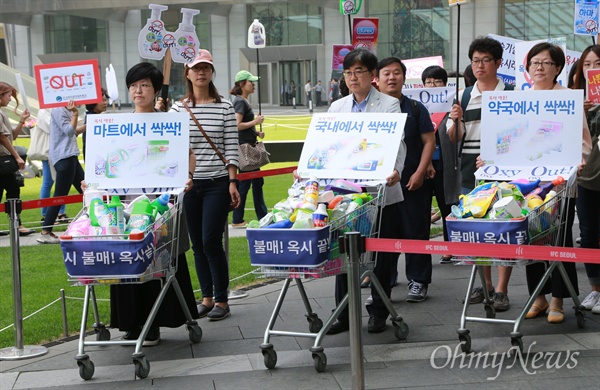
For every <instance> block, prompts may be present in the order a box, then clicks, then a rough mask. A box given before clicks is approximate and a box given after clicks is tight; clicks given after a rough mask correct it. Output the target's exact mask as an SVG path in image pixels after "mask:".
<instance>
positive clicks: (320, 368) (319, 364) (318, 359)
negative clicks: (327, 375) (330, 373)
mask: <svg viewBox="0 0 600 390" xmlns="http://www.w3.org/2000/svg"><path fill="white" fill-rule="evenodd" d="M312 357H313V362H314V364H315V370H317V372H324V371H325V368H327V356H326V355H325V353H324V352H313V354H312Z"/></svg>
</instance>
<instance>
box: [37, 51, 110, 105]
mask: <svg viewBox="0 0 600 390" xmlns="http://www.w3.org/2000/svg"><path fill="white" fill-rule="evenodd" d="M34 71H35V78H36V85H37V91H38V98H39V102H40V108H54V107H63V106H66V105H67V104H68V103H69V100H74V101H75V103H76V104H78V105H80V104H93V103H98V102H100V101H101V100H102V91H101V82H100V72H99V69H98V61H97V60H86V61H73V62H59V63H54V64H45V65H36V66H35V67H34Z"/></svg>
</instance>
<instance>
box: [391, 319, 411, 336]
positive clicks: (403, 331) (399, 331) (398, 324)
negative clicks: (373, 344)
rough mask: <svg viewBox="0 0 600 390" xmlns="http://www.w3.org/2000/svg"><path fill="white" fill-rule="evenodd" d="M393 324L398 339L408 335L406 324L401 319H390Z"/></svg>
mask: <svg viewBox="0 0 600 390" xmlns="http://www.w3.org/2000/svg"><path fill="white" fill-rule="evenodd" d="M392 325H394V335H395V336H396V338H397V339H398V340H406V338H407V337H408V324H407V323H406V322H404V321H403V320H400V321H392Z"/></svg>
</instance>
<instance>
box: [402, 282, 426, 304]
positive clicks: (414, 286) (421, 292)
mask: <svg viewBox="0 0 600 390" xmlns="http://www.w3.org/2000/svg"><path fill="white" fill-rule="evenodd" d="M425 299H427V285H426V284H422V283H419V282H415V281H414V280H413V281H411V282H410V283H409V284H408V295H407V296H406V302H423V301H424V300H425Z"/></svg>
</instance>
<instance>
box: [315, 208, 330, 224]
mask: <svg viewBox="0 0 600 390" xmlns="http://www.w3.org/2000/svg"><path fill="white" fill-rule="evenodd" d="M312 220H313V226H314V227H316V228H321V227H325V226H327V223H328V222H329V214H327V206H326V205H325V203H319V207H317V210H316V211H315V212H314V213H313V216H312Z"/></svg>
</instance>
